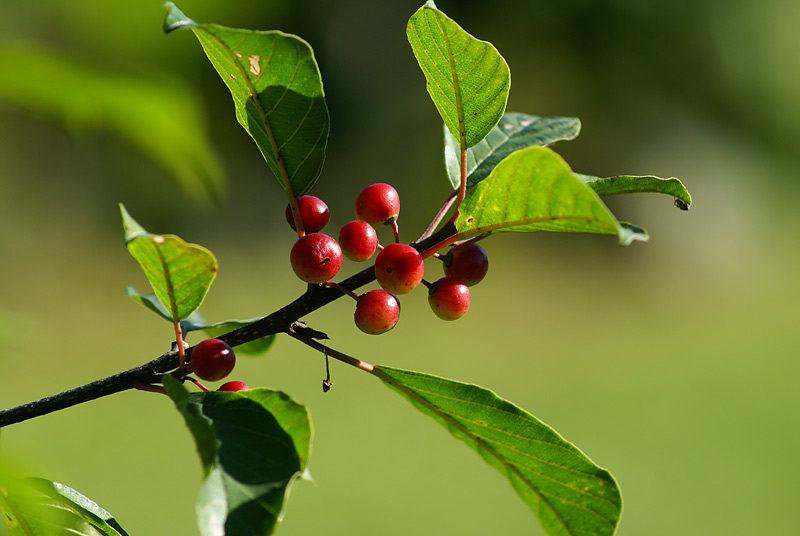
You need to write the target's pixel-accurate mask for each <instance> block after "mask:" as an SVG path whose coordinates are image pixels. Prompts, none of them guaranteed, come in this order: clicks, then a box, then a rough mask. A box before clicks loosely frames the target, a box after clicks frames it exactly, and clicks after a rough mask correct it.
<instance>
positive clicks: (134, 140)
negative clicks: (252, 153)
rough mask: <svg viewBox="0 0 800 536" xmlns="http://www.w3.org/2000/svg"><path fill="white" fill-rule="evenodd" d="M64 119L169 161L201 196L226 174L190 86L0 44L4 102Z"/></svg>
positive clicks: (219, 185) (216, 189)
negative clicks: (106, 134) (101, 131)
mask: <svg viewBox="0 0 800 536" xmlns="http://www.w3.org/2000/svg"><path fill="white" fill-rule="evenodd" d="M3 100H5V101H8V102H11V103H13V104H15V105H18V106H21V107H23V108H25V109H28V110H33V111H35V112H36V113H38V114H40V115H42V116H43V117H46V118H48V119H52V120H56V121H58V122H60V123H61V124H63V125H64V126H65V127H66V128H67V129H68V130H69V131H72V132H78V133H82V132H86V131H92V130H96V129H100V128H104V129H108V130H110V131H112V132H114V133H116V134H118V135H119V136H120V137H121V138H122V139H124V140H125V141H127V142H128V143H130V144H131V145H133V146H134V147H136V148H137V149H139V150H140V151H142V153H143V154H145V155H146V156H148V157H149V158H152V159H153V160H154V161H156V162H157V163H158V164H159V165H161V166H163V167H164V168H165V169H166V170H167V171H168V172H169V173H170V175H171V176H172V177H173V178H175V180H176V181H177V182H178V183H179V184H180V186H181V187H182V188H183V190H184V191H185V192H186V193H187V194H188V195H190V196H192V197H193V198H195V199H197V200H199V201H208V200H209V199H214V198H218V197H219V196H220V194H221V192H222V190H223V188H224V182H225V181H224V179H225V178H224V175H223V171H222V165H221V163H220V161H219V157H218V156H217V154H216V152H215V150H214V148H213V147H212V145H211V143H210V140H209V136H208V125H207V124H206V122H205V120H204V114H203V108H202V106H201V104H200V102H199V99H198V97H197V95H196V94H195V93H194V92H193V91H192V89H191V88H190V87H188V86H186V85H185V84H182V83H181V82H179V81H178V80H174V79H171V78H169V77H165V76H163V75H159V76H151V77H145V76H136V77H133V76H130V75H126V74H124V73H119V72H112V70H111V69H110V68H109V66H104V67H103V68H102V69H97V68H93V67H91V66H88V65H83V64H81V63H77V62H75V61H73V60H70V59H68V58H64V57H61V56H59V55H58V54H57V53H55V52H53V51H45V50H41V49H38V48H35V47H30V46H14V47H11V46H9V47H3V48H0V101H3Z"/></svg>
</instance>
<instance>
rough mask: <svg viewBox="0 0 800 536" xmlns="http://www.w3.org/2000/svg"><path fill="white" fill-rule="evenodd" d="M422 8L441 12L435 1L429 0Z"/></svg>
mask: <svg viewBox="0 0 800 536" xmlns="http://www.w3.org/2000/svg"><path fill="white" fill-rule="evenodd" d="M422 7H427V8H428V9H435V10H437V11H438V10H439V8H438V7H436V3H435V2H434V1H433V0H428V1H427V2H425V5H424V6H422Z"/></svg>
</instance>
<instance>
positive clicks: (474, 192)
mask: <svg viewBox="0 0 800 536" xmlns="http://www.w3.org/2000/svg"><path fill="white" fill-rule="evenodd" d="M456 227H457V229H458V232H459V233H460V234H462V235H464V236H471V235H475V234H480V233H493V232H500V231H521V232H530V231H560V232H584V233H600V234H614V235H617V236H618V237H619V240H620V243H621V244H623V245H627V244H629V243H630V242H631V241H633V240H647V235H646V234H644V233H641V232H636V230H637V229H639V228H636V227H635V226H627V225H626V226H622V225H621V224H620V223H619V222H618V221H617V220H616V218H615V217H614V215H613V214H612V213H611V211H609V210H608V208H607V207H606V206H605V204H603V202H602V201H601V200H600V198H599V197H598V195H597V194H596V193H595V192H594V191H593V190H592V189H591V188H590V187H589V186H587V185H586V184H584V183H583V181H581V180H580V179H579V178H578V177H576V176H575V174H574V173H573V172H572V170H570V168H569V166H568V165H567V163H566V162H564V160H563V159H562V158H561V157H560V156H558V155H557V154H556V153H554V152H553V151H551V150H550V149H547V148H546V147H529V148H527V149H522V150H520V151H516V152H514V153H512V154H511V155H509V156H508V157H506V158H505V159H504V160H503V161H502V162H500V163H499V164H498V165H497V166H496V167H495V168H494V170H493V171H492V172H491V174H490V175H489V176H488V177H487V178H486V179H485V180H483V181H481V182H479V183H478V184H477V185H475V187H474V188H471V189H470V190H468V191H467V196H466V198H465V199H464V202H463V203H462V204H461V208H460V213H459V217H458V220H457V221H456Z"/></svg>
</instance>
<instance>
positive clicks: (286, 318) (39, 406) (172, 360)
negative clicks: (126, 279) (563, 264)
mask: <svg viewBox="0 0 800 536" xmlns="http://www.w3.org/2000/svg"><path fill="white" fill-rule="evenodd" d="M454 234H455V227H454V226H452V225H449V224H448V225H445V226H443V227H442V228H441V229H440V230H439V231H437V232H436V233H435V234H433V235H431V236H429V237H428V238H426V239H425V240H422V241H421V242H419V243H417V244H412V245H413V246H414V247H415V248H417V249H418V250H419V251H425V250H426V249H427V248H429V247H431V246H433V245H435V244H437V243H439V242H442V241H444V240H447V239H448V238H450V237H451V236H453V235H454ZM374 280H375V269H374V267H373V266H369V267H367V268H364V269H363V270H361V271H360V272H358V273H357V274H355V275H352V276H350V277H348V278H347V279H345V280H344V281H342V282H340V283H339V284H340V285H341V286H342V287H345V288H346V289H349V290H351V291H354V290H356V289H358V288H360V287H362V286H364V285H367V284H369V283H371V282H372V281H374ZM342 296H344V294H342V292H341V290H339V289H336V288H330V287H325V286H322V285H314V286H310V287H309V288H308V290H307V291H306V292H305V293H304V294H303V295H302V296H300V297H299V298H297V299H296V300H294V301H293V302H291V303H289V304H288V305H285V306H284V307H282V308H280V309H278V310H277V311H275V312H274V313H272V314H270V315H268V316H265V317H264V318H262V319H260V320H257V321H255V322H253V323H252V324H248V325H247V326H243V327H241V328H239V329H235V330H233V331H230V332H228V333H226V334H224V335H221V336H219V337H218V338H219V339H222V340H223V341H225V342H226V343H228V344H229V345H230V346H232V347H233V346H239V345H240V344H244V343H247V342H250V341H254V340H256V339H260V338H262V337H267V336H269V335H274V334H276V333H284V332H287V331H288V330H289V328H290V326H291V325H292V323H293V322H295V321H297V320H300V318H302V317H303V316H305V315H307V314H309V313H311V312H313V311H316V310H317V309H319V308H321V307H324V306H325V305H327V304H329V303H331V302H332V301H334V300H337V299H339V298H341V297H342ZM317 344H318V343H317ZM192 349H193V347H192V348H188V349H187V350H186V356H187V358H188V359H191V355H192V354H191V352H192ZM329 352H330V355H331V357H335V356H334V352H335V350H329ZM336 353H337V354H338V352H336ZM342 355H343V354H342ZM178 366H179V356H178V352H177V351H176V350H172V351H169V352H167V353H165V354H162V355H161V356H159V357H157V358H156V359H154V360H152V361H150V362H148V363H145V364H143V365H139V366H137V367H134V368H131V369H128V370H126V371H123V372H119V373H117V374H114V375H113V376H109V377H107V378H103V379H100V380H95V381H93V382H91V383H87V384H86V385H82V386H80V387H76V388H74V389H69V390H67V391H64V392H62V393H58V394H55V395H51V396H48V397H45V398H42V399H39V400H35V401H33V402H28V403H26V404H22V405H19V406H16V407H13V408H9V409H5V410H0V428H2V427H4V426H8V425H10V424H15V423H18V422H22V421H26V420H28V419H32V418H34V417H39V416H41V415H47V414H48V413H52V412H54V411H58V410H61V409H66V408H69V407H72V406H76V405H78V404H82V403H84V402H89V401H90V400H95V399H98V398H101V397H104V396H108V395H111V394H114V393H119V392H122V391H127V390H128V389H134V388H136V386H137V385H141V384H154V383H160V382H161V375H162V374H165V373H167V372H170V371H172V370H174V369H176V368H177V367H178Z"/></svg>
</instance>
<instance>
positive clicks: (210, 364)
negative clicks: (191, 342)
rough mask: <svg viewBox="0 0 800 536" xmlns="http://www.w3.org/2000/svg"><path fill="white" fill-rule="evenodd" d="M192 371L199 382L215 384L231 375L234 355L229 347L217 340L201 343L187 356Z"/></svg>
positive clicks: (234, 360) (207, 340) (234, 362)
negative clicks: (205, 381) (204, 381)
mask: <svg viewBox="0 0 800 536" xmlns="http://www.w3.org/2000/svg"><path fill="white" fill-rule="evenodd" d="M189 359H190V362H189V364H190V366H191V368H192V371H193V372H194V373H195V374H197V376H198V377H199V378H200V379H201V380H207V381H210V382H215V381H217V380H221V379H222V378H224V377H225V376H227V375H228V374H230V373H231V371H232V370H233V367H234V365H235V364H236V355H235V354H234V353H233V350H232V349H231V347H230V346H228V344H227V343H226V342H224V341H221V340H219V339H206V340H204V341H201V342H199V343H198V344H197V346H195V347H194V348H193V349H192V353H191V354H189Z"/></svg>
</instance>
